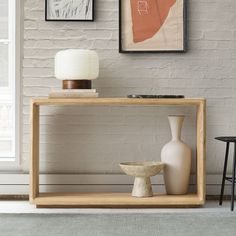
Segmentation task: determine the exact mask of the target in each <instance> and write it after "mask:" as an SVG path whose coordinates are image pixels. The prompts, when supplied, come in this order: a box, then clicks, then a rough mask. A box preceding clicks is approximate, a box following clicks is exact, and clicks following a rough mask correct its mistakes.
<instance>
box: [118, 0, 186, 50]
mask: <svg viewBox="0 0 236 236" xmlns="http://www.w3.org/2000/svg"><path fill="white" fill-rule="evenodd" d="M184 6H185V4H184V0H120V11H121V12H120V17H121V19H120V51H121V52H125V51H184V49H185V47H184V46H185V43H184V42H185V39H184V36H185V34H184V31H185V29H184V25H185V24H184V21H185V19H184V18H185V7H184Z"/></svg>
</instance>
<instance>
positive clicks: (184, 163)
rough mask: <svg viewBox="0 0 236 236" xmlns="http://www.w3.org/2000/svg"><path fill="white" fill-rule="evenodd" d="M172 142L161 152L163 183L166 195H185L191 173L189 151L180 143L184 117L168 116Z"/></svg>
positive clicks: (188, 148) (186, 146)
mask: <svg viewBox="0 0 236 236" xmlns="http://www.w3.org/2000/svg"><path fill="white" fill-rule="evenodd" d="M168 119H169V124H170V128H171V134H172V140H171V141H170V142H169V143H167V144H166V145H165V146H164V147H163V148H162V151H161V160H162V162H163V163H165V169H164V181H165V186H166V193H167V194H186V193H187V192H188V186H189V178H190V171H191V149H190V147H189V146H188V145H187V144H185V143H184V142H182V141H181V129H182V125H183V121H184V116H168Z"/></svg>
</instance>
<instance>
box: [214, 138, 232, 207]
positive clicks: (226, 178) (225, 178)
mask: <svg viewBox="0 0 236 236" xmlns="http://www.w3.org/2000/svg"><path fill="white" fill-rule="evenodd" d="M215 139H217V140H220V141H222V142H226V151H225V162H224V170H223V177H222V184H221V193H220V202H219V204H220V205H222V200H223V195H224V188H225V180H227V181H229V182H231V183H232V189H231V211H233V210H234V188H235V169H236V168H235V167H236V137H233V136H228V137H227V136H224V137H216V138H215ZM230 143H234V158H233V170H232V177H227V176H226V171H227V164H228V156H229V145H230Z"/></svg>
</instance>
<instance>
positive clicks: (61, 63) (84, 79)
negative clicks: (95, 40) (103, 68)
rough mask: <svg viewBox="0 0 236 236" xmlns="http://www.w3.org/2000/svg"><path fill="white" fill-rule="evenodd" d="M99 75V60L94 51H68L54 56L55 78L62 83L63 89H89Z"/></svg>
mask: <svg viewBox="0 0 236 236" xmlns="http://www.w3.org/2000/svg"><path fill="white" fill-rule="evenodd" d="M98 74H99V59H98V55H97V53H96V52H95V51H92V50H83V49H68V50H63V51H59V52H58V53H57V54H56V56H55V77H56V78H57V79H60V80H62V81H63V89H91V87H92V82H91V81H92V80H94V79H96V78H97V77H98Z"/></svg>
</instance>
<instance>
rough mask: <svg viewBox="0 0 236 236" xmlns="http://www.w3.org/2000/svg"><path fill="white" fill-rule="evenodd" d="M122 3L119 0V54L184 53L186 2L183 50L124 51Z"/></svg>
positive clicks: (185, 19)
mask: <svg viewBox="0 0 236 236" xmlns="http://www.w3.org/2000/svg"><path fill="white" fill-rule="evenodd" d="M122 1H123V0H119V53H127V54H128V53H130V54H132V53H186V52H187V44H188V40H187V38H188V34H187V0H183V49H182V50H125V49H123V46H122Z"/></svg>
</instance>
